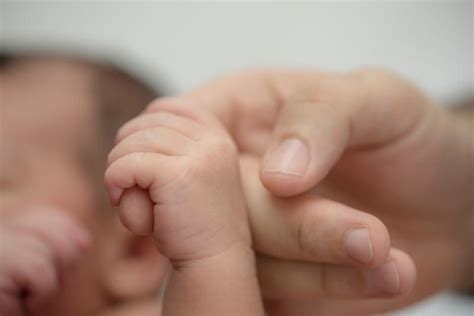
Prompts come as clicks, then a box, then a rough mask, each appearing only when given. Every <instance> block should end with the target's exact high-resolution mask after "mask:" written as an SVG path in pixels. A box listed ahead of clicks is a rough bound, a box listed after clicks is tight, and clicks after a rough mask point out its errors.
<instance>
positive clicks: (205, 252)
mask: <svg viewBox="0 0 474 316" xmlns="http://www.w3.org/2000/svg"><path fill="white" fill-rule="evenodd" d="M133 122H134V123H133V124H134V125H135V126H140V125H144V126H146V127H144V128H137V129H134V130H133V132H131V133H128V134H126V133H123V132H122V133H121V134H120V135H119V137H118V140H117V145H116V147H115V148H114V149H113V150H112V151H111V153H110V154H109V159H108V168H107V170H106V172H105V183H106V186H107V188H108V192H109V197H110V199H111V202H112V203H113V204H115V205H120V212H121V218H122V221H123V223H124V224H125V226H127V227H128V228H129V229H130V230H131V231H132V232H135V233H138V234H152V235H153V237H154V239H155V241H156V245H157V247H158V250H159V251H160V253H161V254H163V255H164V256H166V257H168V258H169V259H170V261H171V264H172V266H173V270H172V272H171V276H170V278H169V280H168V283H167V287H166V291H165V295H164V299H163V315H167V316H173V315H236V316H237V315H262V316H263V315H264V312H263V304H262V300H261V297H260V293H259V288H258V283H257V272H256V268H255V257H254V253H253V251H252V245H251V236H250V230H249V226H248V221H247V213H246V207H245V202H244V195H243V192H242V185H241V183H240V173H239V165H238V155H237V150H236V148H235V145H234V143H233V142H232V140H231V138H230V136H229V135H228V133H227V132H226V131H225V129H224V127H223V126H222V125H221V123H220V122H219V121H218V120H217V119H216V118H215V117H214V115H212V113H210V112H207V111H206V110H204V109H199V108H198V107H196V106H195V105H194V104H192V103H191V104H189V103H179V102H173V101H170V100H164V101H161V102H157V103H154V104H152V105H151V106H150V107H149V108H148V111H147V113H145V114H142V115H140V116H138V117H137V118H136V119H134V120H133ZM150 122H152V124H148V123H150Z"/></svg>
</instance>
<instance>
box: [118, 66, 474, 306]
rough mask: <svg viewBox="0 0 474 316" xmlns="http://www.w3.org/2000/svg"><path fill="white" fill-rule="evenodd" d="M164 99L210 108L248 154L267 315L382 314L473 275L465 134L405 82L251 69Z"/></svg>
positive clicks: (378, 74) (359, 74) (372, 75)
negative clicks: (468, 264) (469, 268)
mask: <svg viewBox="0 0 474 316" xmlns="http://www.w3.org/2000/svg"><path fill="white" fill-rule="evenodd" d="M157 102H158V103H159V102H190V103H197V104H199V105H201V106H206V107H208V108H209V109H210V110H212V111H213V112H214V113H216V114H217V115H218V116H219V117H220V119H221V121H222V122H223V123H224V125H226V127H227V128H228V130H229V132H230V133H231V134H232V136H233V137H234V139H235V141H236V143H237V144H238V146H239V149H240V150H241V152H242V153H243V154H248V155H251V157H250V158H248V159H246V161H247V163H246V166H244V167H243V168H242V169H243V172H244V181H245V182H246V192H247V195H248V196H247V197H248V199H249V209H250V221H251V228H252V231H253V235H254V244H255V248H256V251H257V252H258V253H259V254H260V258H259V262H258V267H259V272H260V279H261V287H262V291H263V295H264V297H265V298H267V299H268V301H269V305H268V307H269V310H271V312H272V313H274V314H278V313H281V314H298V315H300V314H306V313H307V314H317V313H318V312H319V313H323V312H324V313H329V314H335V313H341V314H347V313H351V314H355V313H358V312H360V313H374V312H381V311H383V310H387V309H391V308H394V307H397V306H403V305H405V304H408V303H409V302H412V301H414V300H417V299H420V298H421V297H424V296H426V295H428V294H430V293H433V292H435V291H437V290H439V289H442V288H445V287H448V286H452V285H453V284H455V283H456V282H457V279H458V276H459V275H460V274H462V273H464V272H465V271H466V269H467V268H466V267H465V266H464V263H466V262H467V259H466V258H467V257H466V255H465V252H466V249H469V248H468V247H469V245H468V241H469V237H468V234H470V233H472V220H471V219H472V218H473V216H472V194H470V192H468V191H469V190H470V189H469V188H470V187H469V184H470V182H469V181H470V179H472V178H470V175H471V176H472V173H471V174H469V172H472V171H471V170H470V169H469V168H470V163H471V161H472V157H471V156H470V155H471V154H472V153H471V152H470V151H469V149H470V148H472V143H471V142H470V136H469V134H468V133H467V132H466V131H464V130H462V129H461V128H460V127H459V126H458V125H457V124H455V123H454V121H453V120H452V119H451V118H450V117H449V116H448V115H447V114H446V113H445V112H443V111H442V110H440V109H439V108H437V107H436V106H434V105H433V104H432V102H431V101H430V100H428V99H427V98H425V97H424V96H423V95H422V94H420V93H419V92H418V90H417V89H416V88H414V87H413V86H411V85H410V84H408V83H407V82H405V81H404V80H402V79H400V78H398V77H397V76H395V75H393V74H391V73H388V72H385V71H381V70H362V71H356V72H352V73H349V74H343V75H340V74H334V73H327V72H306V71H292V70H282V71H272V70H268V71H254V72H245V73H240V74H237V75H231V76H228V77H225V78H223V79H220V80H217V81H216V82H212V83H210V84H208V85H206V86H204V87H201V88H199V89H197V90H195V91H192V92H191V93H189V94H187V95H185V96H183V97H182V98H181V99H180V100H166V99H165V100H161V101H160V100H159V101H157ZM150 107H151V108H153V107H154V105H153V104H152V105H151V106H150ZM158 115H159V114H156V116H155V118H156V119H160V118H159V117H158ZM153 119H154V118H150V120H153ZM135 128H137V127H136V126H134V123H133V122H131V123H130V124H128V125H127V126H125V127H124V128H123V129H122V130H121V131H120V132H121V133H130V132H132V131H133V130H134V129H135ZM466 135H467V136H466ZM260 161H262V162H261V166H260V167H259V164H260ZM252 166H253V167H252ZM259 168H260V170H259ZM258 170H259V171H258ZM257 173H260V179H261V181H257V180H258V178H257ZM256 179H257V180H256ZM260 182H261V183H262V184H263V185H264V186H265V187H266V189H263V187H262V186H261V184H260ZM267 190H268V191H270V192H271V193H273V195H270V194H269V193H268V191H267ZM305 192H306V193H305ZM275 196H281V197H291V196H294V197H292V198H285V199H283V198H277V197H275ZM466 219H469V220H466ZM387 228H388V230H389V231H390V236H389V234H388V231H387ZM390 237H391V242H390ZM391 246H393V247H397V248H399V249H402V250H403V251H400V250H397V249H395V248H393V247H391ZM413 261H414V262H415V263H416V266H417V268H418V271H419V281H418V283H417V285H416V287H415V289H414V291H412V292H411V293H409V292H410V290H411V288H412V287H413V285H414V283H415V275H416V273H415V269H414V266H413ZM433 262H436V264H433ZM380 296H385V297H389V298H388V299H384V300H371V299H370V298H373V297H380ZM321 298H324V301H321V300H320V299H321ZM340 298H351V300H348V301H344V304H341V301H340V300H334V299H340ZM354 298H360V299H358V300H354ZM303 300H304V301H305V303H302V301H303ZM349 302H350V303H349Z"/></svg>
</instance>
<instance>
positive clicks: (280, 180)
mask: <svg viewBox="0 0 474 316" xmlns="http://www.w3.org/2000/svg"><path fill="white" fill-rule="evenodd" d="M260 181H261V182H262V184H263V186H264V187H265V188H266V189H267V190H268V191H270V192H271V193H273V194H274V195H276V196H279V197H290V196H295V195H298V194H301V193H304V192H305V191H307V190H308V189H309V187H308V188H307V187H306V186H305V185H304V184H302V181H303V179H302V177H301V176H296V175H289V174H284V173H279V172H272V171H267V170H264V169H261V170H260Z"/></svg>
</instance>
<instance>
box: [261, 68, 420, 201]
mask: <svg viewBox="0 0 474 316" xmlns="http://www.w3.org/2000/svg"><path fill="white" fill-rule="evenodd" d="M287 93H288V92H287ZM289 93H290V94H289V95H288V96H287V97H286V98H285V99H284V100H283V105H282V109H281V110H280V112H279V118H278V120H277V123H276V126H275V128H274V130H273V133H272V138H271V141H270V144H269V145H268V148H267V151H266V154H265V157H264V160H263V163H262V167H261V180H262V183H263V184H264V185H265V186H266V187H267V188H268V189H269V190H270V191H271V192H273V193H274V194H277V195H279V196H293V195H296V194H299V193H302V192H305V191H308V190H309V189H311V188H313V187H314V186H315V185H316V184H317V183H319V182H320V181H321V180H322V179H323V178H324V177H325V176H326V175H327V174H328V173H329V171H330V170H331V169H332V167H333V166H334V165H335V164H336V162H337V161H338V160H339V159H340V158H341V156H342V154H343V153H344V152H345V151H346V150H348V149H351V150H353V149H359V148H369V147H379V146H383V145H386V144H389V143H392V142H393V141H395V140H397V139H399V138H400V137H402V136H405V135H407V134H409V132H410V131H411V130H412V129H413V128H415V127H416V126H417V125H418V122H419V121H420V120H421V118H422V116H423V115H422V112H423V106H421V105H423V104H425V103H426V102H425V100H424V99H423V97H422V96H420V95H419V93H417V92H416V90H415V89H410V87H409V85H408V84H406V83H405V82H402V81H401V80H400V79H398V78H397V77H395V76H394V75H391V74H389V73H388V72H385V71H380V70H370V71H367V70H366V71H362V72H356V73H352V74H350V75H345V76H343V75H341V76H339V77H337V76H336V77H328V78H325V79H321V78H320V77H315V80H314V82H313V83H312V84H310V86H309V87H308V86H303V87H296V88H295V90H294V91H291V92H289Z"/></svg>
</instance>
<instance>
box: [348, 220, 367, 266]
mask: <svg viewBox="0 0 474 316" xmlns="http://www.w3.org/2000/svg"><path fill="white" fill-rule="evenodd" d="M344 247H345V248H346V252H347V254H348V255H349V256H350V257H351V258H352V259H354V260H357V261H360V262H362V263H370V262H371V261H372V258H373V250H372V242H371V241H370V235H369V230H368V229H366V228H357V229H352V230H350V231H349V232H348V233H347V234H346V236H345V238H344Z"/></svg>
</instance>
